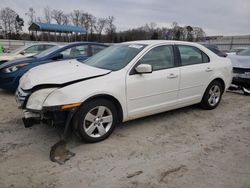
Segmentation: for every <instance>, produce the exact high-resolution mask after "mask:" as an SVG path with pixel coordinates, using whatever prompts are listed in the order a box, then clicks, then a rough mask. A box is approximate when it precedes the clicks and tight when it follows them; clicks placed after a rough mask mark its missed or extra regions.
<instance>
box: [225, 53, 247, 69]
mask: <svg viewBox="0 0 250 188" xmlns="http://www.w3.org/2000/svg"><path fill="white" fill-rule="evenodd" d="M228 58H229V59H230V60H231V61H232V65H233V67H236V68H247V69H249V68H250V56H241V55H232V54H229V55H228Z"/></svg>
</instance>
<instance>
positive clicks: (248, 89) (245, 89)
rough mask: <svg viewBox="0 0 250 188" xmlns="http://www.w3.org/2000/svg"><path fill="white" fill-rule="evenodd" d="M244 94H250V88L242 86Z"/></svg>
mask: <svg viewBox="0 0 250 188" xmlns="http://www.w3.org/2000/svg"><path fill="white" fill-rule="evenodd" d="M242 91H243V93H244V95H247V96H250V88H246V87H242Z"/></svg>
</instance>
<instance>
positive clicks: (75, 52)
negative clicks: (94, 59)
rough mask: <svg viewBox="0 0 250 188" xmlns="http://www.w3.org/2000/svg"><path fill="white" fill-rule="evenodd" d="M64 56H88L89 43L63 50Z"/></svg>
mask: <svg viewBox="0 0 250 188" xmlns="http://www.w3.org/2000/svg"><path fill="white" fill-rule="evenodd" d="M61 54H62V55H63V58H75V57H78V56H88V45H82V46H74V47H72V48H69V49H66V50H64V51H62V52H61Z"/></svg>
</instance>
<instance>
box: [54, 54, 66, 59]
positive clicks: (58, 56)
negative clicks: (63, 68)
mask: <svg viewBox="0 0 250 188" xmlns="http://www.w3.org/2000/svg"><path fill="white" fill-rule="evenodd" d="M51 59H52V60H57V59H63V55H62V54H56V55H55V56H53V57H52V58H51Z"/></svg>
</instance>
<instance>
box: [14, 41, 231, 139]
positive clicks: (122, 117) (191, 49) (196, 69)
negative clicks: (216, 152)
mask: <svg viewBox="0 0 250 188" xmlns="http://www.w3.org/2000/svg"><path fill="white" fill-rule="evenodd" d="M231 80H232V65H231V62H230V60H229V59H228V58H222V57H219V56H217V55H216V54H214V53H213V52H211V51H210V50H208V49H207V48H205V47H204V46H201V45H199V44H196V43H189V42H181V41H164V40H163V41H161V40H159V41H135V42H126V43H121V44H118V45H114V46H111V47H109V48H107V49H105V50H103V51H101V52H100V53H98V54H97V55H95V56H93V57H92V58H90V59H88V60H87V61H85V62H84V63H82V62H81V61H78V60H72V61H68V60H66V61H62V62H56V63H53V64H52V63H51V64H46V65H42V66H39V67H36V68H34V69H31V70H30V71H29V72H27V73H26V74H25V75H24V76H23V77H22V79H21V81H20V85H19V87H18V90H17V92H16V100H17V102H18V105H19V107H20V108H22V109H23V110H24V118H23V122H24V125H25V126H26V127H30V126H32V125H33V124H34V123H35V122H40V121H43V120H44V121H46V122H53V124H58V123H61V122H64V123H65V124H66V127H68V126H69V125H71V123H72V124H73V127H74V129H75V130H76V131H77V132H78V134H79V135H80V136H81V137H82V139H83V140H84V141H86V142H97V141H101V140H103V139H105V138H107V137H108V136H109V135H110V134H111V133H112V131H113V130H114V128H115V126H116V124H117V123H118V122H125V121H128V120H132V119H136V118H139V117H144V116H148V115H152V114H156V113H160V112H164V111H167V110H172V109H176V108H180V107H184V106H188V105H192V104H196V103H200V104H201V105H202V107H204V108H206V109H214V108H216V107H217V105H218V104H219V103H220V101H221V98H222V94H223V92H224V91H225V90H226V89H227V88H228V87H229V85H230V83H231ZM72 117H73V118H72ZM71 118H72V119H71ZM66 122H67V123H66Z"/></svg>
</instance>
